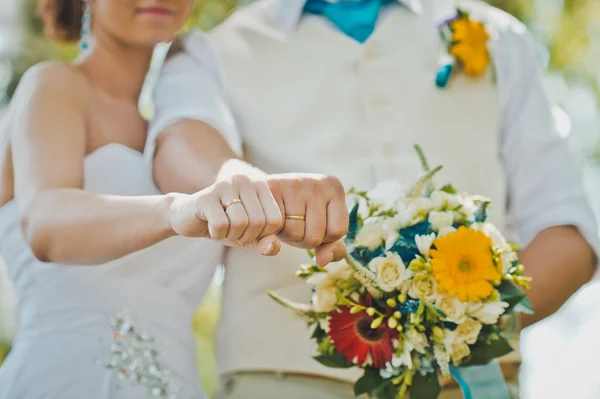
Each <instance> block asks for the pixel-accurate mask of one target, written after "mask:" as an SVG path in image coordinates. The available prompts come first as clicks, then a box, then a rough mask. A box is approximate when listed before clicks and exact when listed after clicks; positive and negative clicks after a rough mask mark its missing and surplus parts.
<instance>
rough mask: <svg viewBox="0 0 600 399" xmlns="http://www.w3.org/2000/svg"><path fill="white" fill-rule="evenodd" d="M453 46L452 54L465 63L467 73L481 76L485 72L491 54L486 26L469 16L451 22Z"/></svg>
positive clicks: (451, 48)
mask: <svg viewBox="0 0 600 399" xmlns="http://www.w3.org/2000/svg"><path fill="white" fill-rule="evenodd" d="M450 28H451V29H452V42H453V44H452V46H451V47H450V54H451V55H453V56H454V57H456V59H457V60H459V61H460V63H461V64H462V65H463V68H464V71H465V74H467V75H469V76H481V75H483V74H484V73H485V71H486V69H487V67H488V65H489V63H490V55H489V52H488V48H487V44H488V41H489V39H490V36H489V35H488V33H487V31H486V30H485V26H484V25H483V24H482V23H481V22H479V21H473V20H471V19H469V18H468V17H460V18H458V19H456V20H454V21H452V22H450Z"/></svg>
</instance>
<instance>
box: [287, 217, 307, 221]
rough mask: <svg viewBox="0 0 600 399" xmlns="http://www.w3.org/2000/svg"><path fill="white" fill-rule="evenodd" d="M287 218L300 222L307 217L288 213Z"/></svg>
mask: <svg viewBox="0 0 600 399" xmlns="http://www.w3.org/2000/svg"><path fill="white" fill-rule="evenodd" d="M285 218H286V219H287V220H296V221H298V222H304V221H305V220H306V218H305V217H304V216H296V215H286V217H285Z"/></svg>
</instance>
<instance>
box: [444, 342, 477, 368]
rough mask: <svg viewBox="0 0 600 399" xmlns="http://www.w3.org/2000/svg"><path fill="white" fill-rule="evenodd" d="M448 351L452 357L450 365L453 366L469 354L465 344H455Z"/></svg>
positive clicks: (467, 346) (469, 350)
mask: <svg viewBox="0 0 600 399" xmlns="http://www.w3.org/2000/svg"><path fill="white" fill-rule="evenodd" d="M448 349H449V352H450V356H451V357H452V363H454V364H455V365H459V364H460V362H461V361H462V360H463V359H464V358H465V357H467V356H469V355H470V354H471V349H470V348H469V345H467V344H466V343H465V342H455V343H453V344H452V345H451V346H450V347H449V348H448Z"/></svg>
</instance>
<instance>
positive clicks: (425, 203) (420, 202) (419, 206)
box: [407, 197, 434, 218]
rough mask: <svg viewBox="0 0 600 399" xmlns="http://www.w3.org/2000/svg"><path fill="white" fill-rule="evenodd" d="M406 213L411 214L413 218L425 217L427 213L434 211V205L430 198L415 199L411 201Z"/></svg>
mask: <svg viewBox="0 0 600 399" xmlns="http://www.w3.org/2000/svg"><path fill="white" fill-rule="evenodd" d="M407 205H408V207H407V209H408V211H409V212H411V214H412V215H413V218H418V217H419V216H420V217H421V218H423V217H425V216H426V215H427V213H428V212H429V211H431V210H432V209H434V204H433V201H432V200H431V198H428V197H417V198H415V199H412V200H411V201H410V202H409V203H408V204H407Z"/></svg>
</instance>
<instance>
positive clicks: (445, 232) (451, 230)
mask: <svg viewBox="0 0 600 399" xmlns="http://www.w3.org/2000/svg"><path fill="white" fill-rule="evenodd" d="M455 231H456V227H454V226H448V227H444V228H443V229H441V230H440V231H439V232H438V237H443V236H447V235H448V234H452V233H454V232H455Z"/></svg>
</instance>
